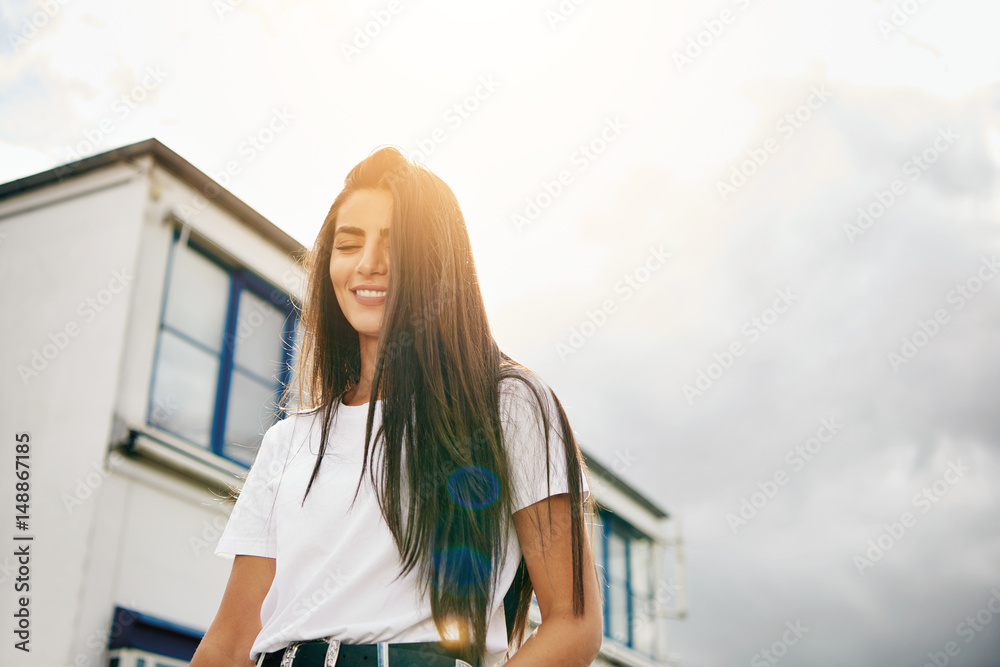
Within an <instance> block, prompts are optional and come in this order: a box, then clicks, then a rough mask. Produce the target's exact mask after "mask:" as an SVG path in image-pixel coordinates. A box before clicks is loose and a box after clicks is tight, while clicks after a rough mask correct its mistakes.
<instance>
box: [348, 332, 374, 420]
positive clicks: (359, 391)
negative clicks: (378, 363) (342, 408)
mask: <svg viewBox="0 0 1000 667" xmlns="http://www.w3.org/2000/svg"><path fill="white" fill-rule="evenodd" d="M358 342H359V343H360V347H361V378H360V379H359V380H358V383H357V384H356V385H354V386H353V387H351V389H350V391H348V392H347V394H346V395H345V399H346V400H347V401H349V402H350V403H354V404H356V403H358V402H359V401H363V402H366V403H367V402H368V401H369V400H370V399H371V393H372V381H373V380H374V379H375V353H376V352H377V351H378V338H373V337H371V336H359V341H358ZM379 398H381V397H379Z"/></svg>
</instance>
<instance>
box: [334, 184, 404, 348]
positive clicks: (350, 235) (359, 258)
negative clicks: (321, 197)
mask: <svg viewBox="0 0 1000 667" xmlns="http://www.w3.org/2000/svg"><path fill="white" fill-rule="evenodd" d="M391 219H392V196H391V195H390V194H389V193H388V192H386V191H384V190H358V191H357V192H355V193H353V194H351V195H350V196H349V197H348V198H347V199H346V200H345V201H344V203H343V205H342V206H341V207H340V211H339V212H338V213H337V220H336V223H335V224H336V226H335V228H334V234H333V248H332V250H331V253H330V280H331V281H333V291H334V293H335V294H336V295H337V302H338V303H339V304H340V308H341V310H343V311H344V316H345V317H346V318H347V321H348V322H350V323H351V326H352V327H354V329H355V330H356V331H357V332H358V335H360V336H369V337H373V338H378V332H379V328H380V327H381V326H382V314H383V312H384V310H385V299H386V294H387V293H388V289H389V223H390V220H391Z"/></svg>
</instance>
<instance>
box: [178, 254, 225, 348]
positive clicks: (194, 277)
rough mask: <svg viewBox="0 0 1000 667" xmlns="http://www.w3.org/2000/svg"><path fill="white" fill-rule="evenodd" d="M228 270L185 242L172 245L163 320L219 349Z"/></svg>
mask: <svg viewBox="0 0 1000 667" xmlns="http://www.w3.org/2000/svg"><path fill="white" fill-rule="evenodd" d="M228 306H229V273H228V272H226V271H225V270H224V269H223V268H222V267H220V266H218V265H216V264H214V263H213V262H211V261H209V260H208V259H207V258H206V257H205V256H204V255H202V254H201V253H198V252H195V251H194V250H191V249H190V248H188V247H187V246H182V245H175V246H174V261H173V266H172V267H171V269H170V287H169V288H168V291H167V309H166V312H165V314H164V318H163V321H164V323H166V324H168V325H169V326H171V327H174V328H176V329H177V330H178V331H182V332H184V333H185V334H186V335H188V336H190V337H191V338H193V339H195V340H196V341H198V342H199V343H201V344H203V345H205V346H206V347H208V348H209V349H210V350H213V351H215V352H219V351H220V350H221V349H222V336H223V333H224V331H225V328H226V311H227V310H228Z"/></svg>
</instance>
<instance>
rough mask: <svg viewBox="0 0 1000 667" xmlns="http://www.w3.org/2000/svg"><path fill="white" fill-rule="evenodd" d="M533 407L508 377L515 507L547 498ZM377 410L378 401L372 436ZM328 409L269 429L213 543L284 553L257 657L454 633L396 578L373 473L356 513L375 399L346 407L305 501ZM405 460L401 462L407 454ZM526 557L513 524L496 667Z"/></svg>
mask: <svg viewBox="0 0 1000 667" xmlns="http://www.w3.org/2000/svg"><path fill="white" fill-rule="evenodd" d="M536 386H538V385H536ZM542 387H543V388H544V389H545V390H546V391H547V387H544V385H542ZM543 398H544V399H545V400H547V401H548V405H549V406H550V420H549V426H550V429H549V452H550V457H551V460H550V468H549V470H550V474H551V485H552V486H551V495H556V494H559V493H566V492H567V491H568V490H569V489H568V485H567V480H566V463H565V458H564V457H565V454H564V449H563V441H562V437H561V434H560V428H559V423H558V419H557V417H556V412H555V408H554V404H553V402H552V400H551V397H550V396H548V395H547V393H543ZM536 407H537V406H535V404H534V400H533V398H532V396H531V394H530V392H529V391H528V390H527V388H525V387H524V386H523V384H521V383H520V382H519V381H513V380H505V381H503V382H502V383H501V402H500V417H501V424H502V425H503V429H504V434H505V440H506V441H507V447H508V452H509V455H510V461H511V466H512V473H513V475H514V481H513V488H512V492H513V495H514V500H515V502H514V509H515V511H517V510H520V509H523V508H524V507H527V506H529V505H531V504H534V503H536V502H538V501H540V500H544V499H545V498H547V497H548V496H549V493H548V490H547V487H546V476H545V472H546V471H545V449H544V442H545V440H544V435H543V433H542V428H541V426H542V424H541V420H540V419H539V418H538V416H537V414H536V412H535V409H534V408H536ZM381 408H382V403H381V401H378V402H377V403H376V411H375V418H374V424H373V428H372V439H373V441H374V436H375V433H376V432H377V429H378V425H379V423H380V420H381ZM320 414H321V412H320V411H318V410H317V411H314V412H310V413H298V414H292V415H289V416H288V417H286V418H285V419H283V420H281V421H280V422H278V423H276V424H274V425H273V426H271V427H270V428H269V429H268V430H267V432H266V433H265V434H264V438H263V440H262V441H261V445H260V449H259V451H258V454H257V458H256V459H255V461H254V463H253V465H252V466H251V468H250V471H249V473H248V475H247V479H246V482H245V483H244V486H243V490H242V491H241V493H240V496H239V498H238V499H237V502H236V504H235V506H234V508H233V512H232V514H231V515H230V517H229V522H228V524H227V525H226V529H225V531H223V534H222V537H221V538H220V540H219V543H218V546H217V547H216V549H215V553H216V554H247V555H252V556H265V557H268V558H274V559H276V561H275V574H274V581H273V582H272V584H271V588H270V590H268V592H267V595H266V597H265V598H264V601H263V604H262V605H261V610H260V620H261V625H262V627H261V631H260V633H259V634H258V635H257V637H256V639H255V640H254V643H253V645H252V647H251V649H250V655H249V658H250V659H251V660H256V659H257V656H258V654H259V653H261V652H269V651H274V650H277V649H279V648H282V647H284V646H287V645H288V644H289V643H290V642H291V641H293V640H294V641H298V640H311V639H319V638H324V637H329V636H333V637H335V638H337V639H340V640H341V641H343V642H345V643H348V644H373V643H376V642H381V641H385V642H392V643H395V642H432V641H440V640H441V639H446V638H447V639H453V638H457V635H455V636H454V637H446V638H442V637H441V636H440V635H439V633H438V631H437V627H436V626H435V625H434V621H433V619H432V616H431V607H430V601H429V599H427V597H426V596H424V597H423V598H421V597H420V596H419V595H418V591H419V590H420V589H419V587H418V585H417V582H418V579H417V575H416V571H415V570H411V571H410V572H409V573H408V574H407V575H406V576H405V577H401V578H399V579H398V580H397V581H393V577H395V576H396V575H397V574H398V573H399V572H400V571H401V570H402V562H401V559H400V557H399V552H398V550H397V548H396V544H395V542H394V541H393V539H392V534H391V533H390V532H389V528H388V526H387V525H386V524H385V521H384V519H383V518H382V513H381V511H380V510H379V507H378V502H377V501H376V499H375V495H374V490H373V489H372V486H371V481H370V479H369V477H368V475H369V471H366V473H365V479H364V482H363V483H362V486H361V489H360V491H359V492H358V499H357V502H356V503H355V505H354V508H353V509H352V510H350V511H349V510H348V508H349V506H350V504H351V500H352V498H353V496H354V490H355V487H356V486H357V483H358V477H359V475H360V473H361V462H362V458H363V455H364V439H365V421H366V419H367V416H368V404H367V403H365V404H363V405H357V406H350V405H340V406H339V407H338V409H337V415H336V417H335V418H334V420H333V423H332V424H331V429H330V434H329V441H328V444H327V448H326V452H325V454H324V460H323V463H322V465H321V466H320V470H319V473H318V474H317V477H316V480H315V481H314V482H313V486H312V488H311V489H310V491H309V497H308V498H307V499H306V501H305V504H304V506H303V505H301V503H302V495H303V493H304V492H305V488H306V484H307V483H308V480H309V476H310V475H311V474H312V469H313V465H314V464H315V462H316V455H317V453H318V452H319V441H320V435H321V428H322V423H321V419H320V418H319V415H320ZM373 444H374V443H373ZM369 455H370V457H371V459H370V461H369V467H370V466H371V464H372V463H379V462H380V460H381V448H379V449H376V450H374V451H372V452H370V453H369ZM403 458H404V465H405V452H404V455H403ZM404 469H405V468H404ZM376 470H378V467H376ZM580 481H581V485H582V488H583V489H584V497H585V498H586V497H588V496H589V495H590V489H589V486H588V485H587V482H586V478H585V477H584V476H582V475H581V480H580ZM404 493H405V491H404ZM404 497H405V495H404ZM272 504H273V507H274V512H273V515H272V511H271V509H272ZM520 560H521V548H520V543H519V542H518V538H517V532H516V530H515V528H514V524H513V521H511V523H510V525H509V527H508V554H507V560H506V562H505V563H503V564H502V567H501V575H500V581H499V587H498V588H497V590H496V591H495V593H494V600H493V602H492V603H491V606H490V614H489V615H488V616H487V618H488V619H489V620H488V622H487V628H488V630H487V637H486V651H487V654H486V656H485V660H484V662H483V665H484V666H485V667H491V666H492V665H495V664H498V663H499V661H501V660H502V659H503V657H504V655H505V654H506V652H507V627H506V623H505V616H504V605H503V595H504V593H505V592H506V591H507V589H508V588H509V587H510V584H511V583H512V582H513V580H514V575H515V573H516V571H517V566H518V563H519V562H520Z"/></svg>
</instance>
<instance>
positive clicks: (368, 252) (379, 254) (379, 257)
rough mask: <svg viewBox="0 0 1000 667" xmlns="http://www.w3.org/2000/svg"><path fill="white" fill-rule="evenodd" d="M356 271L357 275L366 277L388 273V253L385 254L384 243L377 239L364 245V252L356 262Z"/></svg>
mask: <svg viewBox="0 0 1000 667" xmlns="http://www.w3.org/2000/svg"><path fill="white" fill-rule="evenodd" d="M357 270H358V273H360V274H362V275H366V276H367V275H372V274H376V273H385V272H386V271H388V270H389V253H388V252H386V248H385V243H383V242H382V241H381V240H379V239H376V240H372V241H369V242H367V243H365V248H364V251H363V252H362V254H361V258H360V259H359V260H358V269H357Z"/></svg>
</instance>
